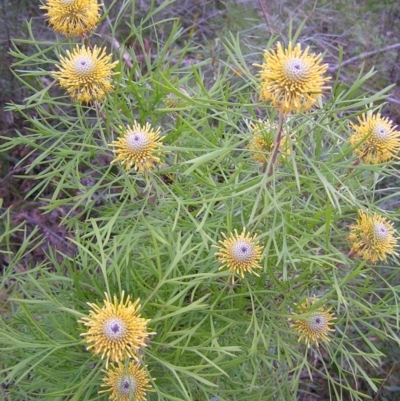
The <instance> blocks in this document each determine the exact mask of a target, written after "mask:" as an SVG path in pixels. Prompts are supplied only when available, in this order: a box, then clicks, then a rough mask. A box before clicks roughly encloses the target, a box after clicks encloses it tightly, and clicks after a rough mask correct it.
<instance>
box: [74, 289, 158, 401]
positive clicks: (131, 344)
mask: <svg viewBox="0 0 400 401" xmlns="http://www.w3.org/2000/svg"><path fill="white" fill-rule="evenodd" d="M124 296H125V294H124V292H122V295H121V299H120V300H118V299H117V297H115V296H114V299H113V301H111V299H110V297H109V296H108V294H105V300H104V301H103V307H99V306H97V305H96V304H93V303H88V305H89V307H90V308H91V311H90V312H89V316H85V317H83V318H82V319H80V320H79V322H80V323H82V324H83V325H85V326H86V327H88V331H87V332H85V333H82V334H81V336H82V337H84V338H85V340H84V341H85V342H86V344H87V345H88V347H87V349H88V350H89V349H91V350H93V352H94V353H95V354H101V358H102V359H103V358H105V359H106V370H105V371H104V372H105V374H106V377H105V378H104V379H103V382H104V384H103V385H102V386H105V387H108V389H106V390H102V391H101V392H111V394H110V400H112V401H114V400H115V401H116V400H122V401H129V400H131V399H132V396H133V395H134V396H135V399H136V400H137V401H143V400H145V394H146V391H148V390H150V388H151V387H150V385H149V384H148V383H149V378H148V376H147V373H146V371H145V370H144V368H142V367H140V365H139V362H140V358H139V352H140V350H141V349H142V348H143V347H146V346H147V343H148V336H149V335H150V334H154V333H149V332H148V331H147V324H148V322H149V319H143V318H142V317H140V315H139V309H140V304H139V302H140V301H139V299H137V300H136V301H135V302H132V301H131V300H130V297H129V296H128V297H126V299H125V300H124ZM128 358H133V360H131V361H129V362H127V363H125V362H124V361H126V360H127V359H128ZM109 361H112V362H114V364H113V365H112V367H111V369H108V364H109Z"/></svg>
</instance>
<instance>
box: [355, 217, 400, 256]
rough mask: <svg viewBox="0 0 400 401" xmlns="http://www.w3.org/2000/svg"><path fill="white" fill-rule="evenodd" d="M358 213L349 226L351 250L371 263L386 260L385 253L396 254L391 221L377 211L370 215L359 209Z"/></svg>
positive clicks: (395, 241) (395, 240) (395, 239)
mask: <svg viewBox="0 0 400 401" xmlns="http://www.w3.org/2000/svg"><path fill="white" fill-rule="evenodd" d="M358 215H359V220H357V222H356V224H354V225H352V226H351V232H350V235H349V237H348V239H349V241H350V242H351V244H352V247H351V252H352V253H354V254H356V255H357V256H359V257H362V258H364V259H365V260H367V261H368V262H371V263H376V262H377V261H378V260H385V261H386V258H387V255H398V254H397V253H396V252H395V250H394V249H395V247H396V245H397V238H395V236H394V234H395V231H394V228H393V223H391V222H389V221H387V219H386V218H384V217H382V216H379V215H378V214H377V213H374V215H373V216H371V215H369V214H367V213H364V212H363V211H362V210H359V211H358Z"/></svg>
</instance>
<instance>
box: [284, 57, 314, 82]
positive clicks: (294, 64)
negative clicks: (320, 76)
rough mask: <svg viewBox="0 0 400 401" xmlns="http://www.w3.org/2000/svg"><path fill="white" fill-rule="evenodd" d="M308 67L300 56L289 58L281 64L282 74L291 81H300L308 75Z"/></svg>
mask: <svg viewBox="0 0 400 401" xmlns="http://www.w3.org/2000/svg"><path fill="white" fill-rule="evenodd" d="M308 73H309V67H308V65H307V63H306V62H305V61H304V60H302V59H301V58H297V57H294V58H290V59H289V60H287V61H286V62H285V64H284V65H283V74H284V76H285V78H287V79H288V80H289V81H291V82H292V83H297V82H302V81H303V80H304V79H306V78H307V77H308Z"/></svg>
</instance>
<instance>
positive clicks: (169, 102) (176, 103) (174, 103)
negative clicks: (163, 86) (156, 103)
mask: <svg viewBox="0 0 400 401" xmlns="http://www.w3.org/2000/svg"><path fill="white" fill-rule="evenodd" d="M179 92H181V93H182V94H183V95H185V96H186V97H190V95H189V93H188V92H187V90H186V89H185V88H182V87H180V88H179ZM186 105H187V101H186V99H184V98H182V97H179V96H177V95H176V94H175V93H168V95H167V96H166V99H165V106H167V107H168V108H169V109H176V108H177V107H183V106H186Z"/></svg>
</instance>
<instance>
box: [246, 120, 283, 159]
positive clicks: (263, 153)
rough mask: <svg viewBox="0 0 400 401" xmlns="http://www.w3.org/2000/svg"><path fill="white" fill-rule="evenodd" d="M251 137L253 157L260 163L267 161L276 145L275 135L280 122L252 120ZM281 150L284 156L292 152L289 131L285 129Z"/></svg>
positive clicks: (280, 145)
mask: <svg viewBox="0 0 400 401" xmlns="http://www.w3.org/2000/svg"><path fill="white" fill-rule="evenodd" d="M249 125H250V132H251V133H252V134H253V137H252V138H251V141H250V145H249V150H251V151H252V152H253V154H252V155H253V159H254V160H255V161H257V162H259V163H263V164H265V163H267V162H268V160H269V158H270V156H271V154H272V150H273V148H274V145H275V136H276V134H277V129H278V124H276V123H273V124H271V123H270V122H269V121H266V122H263V121H262V120H258V122H257V123H253V122H251V123H250V124H249ZM279 150H280V152H281V154H282V156H284V157H287V156H288V155H289V154H290V147H289V144H288V139H287V133H286V132H285V130H284V136H283V138H282V140H281V142H280V144H279Z"/></svg>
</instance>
